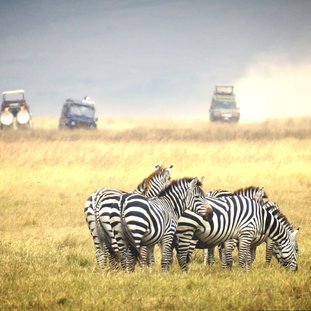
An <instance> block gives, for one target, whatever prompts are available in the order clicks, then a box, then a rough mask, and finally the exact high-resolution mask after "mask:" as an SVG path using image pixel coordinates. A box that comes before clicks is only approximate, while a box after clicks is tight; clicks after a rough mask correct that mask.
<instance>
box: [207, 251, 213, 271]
mask: <svg viewBox="0 0 311 311" xmlns="http://www.w3.org/2000/svg"><path fill="white" fill-rule="evenodd" d="M207 253H208V257H207V263H208V265H209V266H210V267H212V266H213V265H214V264H215V247H209V248H207Z"/></svg>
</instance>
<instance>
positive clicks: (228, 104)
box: [213, 100, 237, 109]
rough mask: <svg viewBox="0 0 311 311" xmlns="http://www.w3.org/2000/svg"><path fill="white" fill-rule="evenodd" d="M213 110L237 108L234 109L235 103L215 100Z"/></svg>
mask: <svg viewBox="0 0 311 311" xmlns="http://www.w3.org/2000/svg"><path fill="white" fill-rule="evenodd" d="M213 108H218V109H236V108H237V107H236V102H233V101H222V100H216V101H215V102H214V105H213Z"/></svg>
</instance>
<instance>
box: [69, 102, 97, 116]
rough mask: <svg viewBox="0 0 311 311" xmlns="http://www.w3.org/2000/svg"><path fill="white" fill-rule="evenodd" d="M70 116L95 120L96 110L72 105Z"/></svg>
mask: <svg viewBox="0 0 311 311" xmlns="http://www.w3.org/2000/svg"><path fill="white" fill-rule="evenodd" d="M70 114H71V115H74V116H78V117H82V116H83V117H88V118H94V114H95V110H94V108H93V107H90V106H82V105H72V106H71V107H70Z"/></svg>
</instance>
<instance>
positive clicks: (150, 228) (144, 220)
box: [120, 177, 212, 272]
mask: <svg viewBox="0 0 311 311" xmlns="http://www.w3.org/2000/svg"><path fill="white" fill-rule="evenodd" d="M202 182H203V178H201V179H198V178H197V177H196V178H188V177H185V178H181V179H178V180H173V181H172V182H171V183H170V184H169V185H168V186H167V187H166V188H165V189H164V190H162V192H161V193H160V194H159V196H158V197H154V198H152V199H147V198H145V197H143V196H141V195H136V194H125V195H123V196H122V199H121V201H120V211H121V223H122V229H123V238H124V241H123V243H124V247H126V248H127V270H128V271H129V272H132V271H134V269H135V264H136V262H137V260H140V248H141V246H144V245H145V246H149V247H150V246H152V245H155V244H157V243H161V252H162V259H161V268H162V271H163V272H168V271H169V269H170V265H171V262H172V258H173V247H174V236H175V231H176V227H177V221H178V218H179V217H180V216H181V215H182V213H183V212H184V211H185V210H186V209H190V210H193V211H195V212H196V213H198V214H200V215H202V216H205V215H207V214H209V213H211V212H212V209H211V208H210V207H209V205H208V204H207V201H206V199H205V194H204V191H203V189H202V188H201V186H202Z"/></svg>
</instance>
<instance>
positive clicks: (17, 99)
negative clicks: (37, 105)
mask: <svg viewBox="0 0 311 311" xmlns="http://www.w3.org/2000/svg"><path fill="white" fill-rule="evenodd" d="M0 126H1V129H6V128H12V129H20V128H31V127H32V123H31V113H30V111H29V106H28V104H27V102H26V99H25V92H24V90H14V91H5V92H2V104H1V111H0Z"/></svg>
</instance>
